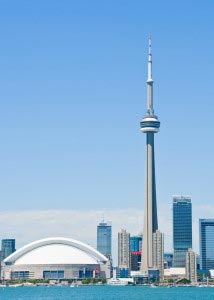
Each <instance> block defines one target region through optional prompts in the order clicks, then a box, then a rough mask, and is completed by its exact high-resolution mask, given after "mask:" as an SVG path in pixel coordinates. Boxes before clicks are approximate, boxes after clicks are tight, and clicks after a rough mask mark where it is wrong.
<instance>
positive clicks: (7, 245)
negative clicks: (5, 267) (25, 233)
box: [1, 239, 16, 260]
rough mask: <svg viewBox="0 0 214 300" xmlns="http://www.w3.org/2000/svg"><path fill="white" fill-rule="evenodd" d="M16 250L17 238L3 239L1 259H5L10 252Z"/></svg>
mask: <svg viewBox="0 0 214 300" xmlns="http://www.w3.org/2000/svg"><path fill="white" fill-rule="evenodd" d="M15 251H16V240H15V239H3V240H2V243H1V260H4V259H5V258H6V257H8V256H9V255H10V254H12V253H13V252H15Z"/></svg>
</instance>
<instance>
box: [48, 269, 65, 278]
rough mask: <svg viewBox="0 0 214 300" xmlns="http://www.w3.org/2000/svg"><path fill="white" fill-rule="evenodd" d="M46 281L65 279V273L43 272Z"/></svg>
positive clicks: (55, 271) (58, 271)
mask: <svg viewBox="0 0 214 300" xmlns="http://www.w3.org/2000/svg"><path fill="white" fill-rule="evenodd" d="M43 278H44V279H64V278H65V277H64V271H63V270H51V271H43Z"/></svg>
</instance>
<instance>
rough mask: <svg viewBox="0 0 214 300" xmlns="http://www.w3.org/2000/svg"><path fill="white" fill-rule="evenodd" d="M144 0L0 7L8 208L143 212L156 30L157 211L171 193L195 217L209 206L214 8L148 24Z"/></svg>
mask: <svg viewBox="0 0 214 300" xmlns="http://www.w3.org/2000/svg"><path fill="white" fill-rule="evenodd" d="M51 2H52V3H53V4H52V5H51ZM20 3H21V4H20ZM136 3H137V4H136V6H135V7H133V5H131V4H130V3H126V2H125V4H124V5H122V2H120V1H118V2H117V3H116V4H114V3H113V1H109V3H108V4H102V5H100V4H99V3H98V1H93V3H92V4H90V5H89V4H87V3H86V1H82V2H81V4H70V3H69V1H65V2H64V4H58V3H57V2H56V1H55V2H54V1H47V2H46V3H45V4H43V3H42V1H38V2H37V4H36V5H35V4H32V3H31V4H27V3H25V1H21V2H19V4H16V3H15V1H14V3H13V9H12V10H11V6H10V4H8V3H6V2H5V3H2V10H1V11H0V16H1V18H0V24H1V26H0V28H1V31H2V32H1V38H2V48H1V55H0V64H1V71H0V81H1V95H0V99H1V100H0V136H1V155H0V164H1V168H0V170H1V171H0V197H1V199H2V201H1V211H4V210H8V211H10V210H12V211H14V210H19V211H22V210H23V211H28V210H35V211H36V210H37V211H38V210H40V211H41V210H42V211H44V210H45V209H47V210H49V209H55V210H56V209H61V210H65V209H70V210H73V209H75V210H87V209H94V210H97V209H99V210H101V211H102V210H105V209H109V210H116V211H117V210H118V209H121V207H122V208H125V209H128V208H134V209H137V210H139V209H142V208H143V195H144V182H145V176H144V169H145V168H144V166H145V155H143V153H144V150H143V149H144V146H145V143H144V142H145V141H144V140H143V139H142V135H141V133H140V130H139V120H140V119H141V117H142V115H143V111H144V106H145V105H144V104H145V100H144V99H145V98H146V97H145V95H146V86H145V79H146V71H147V68H146V64H147V59H146V57H147V36H148V34H149V33H151V34H152V36H153V37H154V39H153V40H154V41H155V43H153V52H154V57H155V59H154V66H155V68H154V69H155V70H154V79H155V89H154V93H155V105H156V111H157V112H158V116H159V117H160V119H161V121H162V124H161V126H162V128H161V132H160V134H159V135H158V136H157V137H156V147H158V152H157V155H156V177H157V187H158V189H157V199H158V210H159V211H160V209H161V206H162V205H163V207H165V206H167V205H168V204H169V205H170V204H171V199H172V195H174V194H183V195H191V196H192V203H193V215H194V208H195V209H198V207H199V205H201V203H202V202H203V203H204V204H206V205H209V204H211V202H212V194H213V193H212V189H211V187H212V177H213V170H214V162H213V150H214V142H213V141H212V136H211V134H212V131H211V129H212V126H213V124H212V111H213V105H214V104H213V101H212V98H213V91H214V90H213V87H212V73H211V72H212V68H210V66H212V64H213V60H214V56H213V53H212V51H211V50H212V49H213V46H214V42H213V41H212V39H211V38H209V30H208V29H209V28H210V27H211V26H212V25H213V22H214V21H213V19H212V11H213V10H212V8H214V4H213V3H208V4H207V5H206V7H204V5H203V4H196V3H195V2H193V1H190V2H189V3H188V4H186V3H185V4H184V1H181V3H180V4H179V5H178V6H176V5H175V4H174V5H175V6H174V5H173V4H170V2H169V1H166V2H165V3H166V6H168V11H167V12H165V11H164V8H165V6H164V4H161V5H160V4H158V3H156V4H149V8H150V9H152V8H153V9H154V8H155V9H156V10H154V20H153V22H151V23H148V21H149V18H150V16H147V14H146V12H147V9H148V4H145V6H143V5H142V4H141V3H140V1H137V2H136ZM193 3H194V5H193ZM103 5H104V7H103ZM112 5H113V7H114V10H112V9H111V8H112ZM192 5H193V6H192ZM95 7H96V8H97V10H96V11H95V12H94V8H95ZM184 7H185V8H186V10H184V11H183V8H184ZM41 8H42V9H41ZM50 8H51V10H50V13H49V14H47V11H49V9H50ZM158 8H159V9H160V10H158ZM175 8H177V10H176V12H175V11H174V9H175ZM190 8H192V11H191V15H188V9H190ZM143 9H145V11H144V10H143ZM77 12H78V17H77V14H76V13H77ZM185 13H186V14H185ZM164 16H167V18H166V19H164ZM181 16H182V24H181V19H180V18H181ZM21 17H23V18H21ZM155 17H157V18H156V19H155ZM109 18H110V19H111V22H109ZM201 18H202V20H203V22H201V23H200V22H198V19H199V20H201ZM191 22H192V23H191ZM160 23H161V24H162V27H159V26H158V25H159V24H160ZM190 23H191V24H190ZM26 24H28V26H26ZM97 24H99V25H100V27H99V28H98V27H97ZM168 24H170V25H171V27H170V28H169V27H168V26H167V25H168ZM178 24H180V26H178ZM178 27H179V28H178ZM173 30H174V32H173ZM86 46H87V47H86ZM86 48H87V51H85V50H86ZM207 51H208V54H207ZM205 54H206V55H207V56H205ZM207 57H208V59H207ZM204 103H205V105H204ZM204 116H205V117H206V122H201V119H202V118H203V117H204ZM193 126H194V127H193ZM190 137H191V138H190ZM202 138H203V142H201V139H202ZM168 140H170V144H168V143H167V141H168ZM204 141H207V142H208V141H209V147H208V146H207V143H205V144H204ZM204 157H205V158H206V159H204ZM83 187H84V188H83ZM200 217H201V218H203V217H206V216H200ZM170 220H171V219H170ZM23 222H24V220H23ZM159 223H160V222H159ZM163 226H164V224H161V223H160V229H161V230H162V227H163ZM16 230H17V229H16ZM127 230H129V228H127ZM162 231H163V232H164V230H162ZM14 235H15V233H14ZM2 237H4V236H2Z"/></svg>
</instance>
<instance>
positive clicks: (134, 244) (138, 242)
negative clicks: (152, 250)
mask: <svg viewBox="0 0 214 300" xmlns="http://www.w3.org/2000/svg"><path fill="white" fill-rule="evenodd" d="M130 251H131V252H139V251H142V236H131V237H130Z"/></svg>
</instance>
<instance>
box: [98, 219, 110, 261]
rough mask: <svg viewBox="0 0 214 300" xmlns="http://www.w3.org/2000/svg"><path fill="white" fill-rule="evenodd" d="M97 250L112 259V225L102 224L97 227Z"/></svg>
mask: <svg viewBox="0 0 214 300" xmlns="http://www.w3.org/2000/svg"><path fill="white" fill-rule="evenodd" d="M97 250H98V251H99V252H101V253H102V254H104V255H105V256H107V257H108V258H110V257H111V224H110V223H106V222H101V223H99V225H98V226H97Z"/></svg>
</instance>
